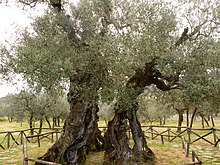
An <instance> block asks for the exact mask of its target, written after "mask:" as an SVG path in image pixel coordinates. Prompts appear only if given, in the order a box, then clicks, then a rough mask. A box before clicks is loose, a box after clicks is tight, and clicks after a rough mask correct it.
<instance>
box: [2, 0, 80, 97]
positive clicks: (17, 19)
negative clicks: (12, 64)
mask: <svg viewBox="0 0 220 165" xmlns="http://www.w3.org/2000/svg"><path fill="white" fill-rule="evenodd" d="M77 1H78V0H69V2H70V3H76V2H77ZM22 7H23V6H19V7H18V5H17V4H16V3H15V0H13V1H9V4H8V5H6V4H4V3H0V23H1V26H0V43H1V44H6V45H10V43H12V42H13V41H14V40H15V38H16V36H17V34H18V33H19V32H20V30H22V29H24V28H26V27H28V26H30V23H31V22H32V20H33V19H32V18H33V17H35V16H39V15H42V14H43V13H44V11H45V9H46V8H47V6H46V5H45V4H41V5H40V4H37V5H36V6H35V7H34V8H29V7H26V8H25V9H23V8H22ZM22 83H23V82H17V80H15V81H14V82H13V83H6V82H4V81H2V80H1V79H0V97H3V96H6V95H7V94H9V93H15V92H17V91H19V90H20V89H21V86H22Z"/></svg>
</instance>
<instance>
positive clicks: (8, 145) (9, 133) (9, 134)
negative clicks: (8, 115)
mask: <svg viewBox="0 0 220 165" xmlns="http://www.w3.org/2000/svg"><path fill="white" fill-rule="evenodd" d="M10 136H11V132H8V135H7V137H8V141H7V147H8V149H9V148H10Z"/></svg>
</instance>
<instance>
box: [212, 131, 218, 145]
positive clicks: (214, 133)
mask: <svg viewBox="0 0 220 165" xmlns="http://www.w3.org/2000/svg"><path fill="white" fill-rule="evenodd" d="M215 131H216V130H215V128H212V133H213V138H214V144H216V142H217V140H216V139H217V138H216V132H215Z"/></svg>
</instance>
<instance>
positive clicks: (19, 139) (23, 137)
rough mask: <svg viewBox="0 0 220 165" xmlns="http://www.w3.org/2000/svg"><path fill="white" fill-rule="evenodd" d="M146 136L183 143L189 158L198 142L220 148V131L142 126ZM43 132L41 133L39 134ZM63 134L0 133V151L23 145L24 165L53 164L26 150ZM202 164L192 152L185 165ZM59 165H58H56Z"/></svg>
mask: <svg viewBox="0 0 220 165" xmlns="http://www.w3.org/2000/svg"><path fill="white" fill-rule="evenodd" d="M177 128H181V131H180V132H177ZM99 129H100V130H101V131H102V133H104V132H105V131H106V129H107V127H99ZM142 130H143V132H144V135H145V137H146V138H148V139H152V140H155V139H157V140H158V139H160V140H161V143H162V144H164V143H165V142H172V141H174V140H177V141H179V142H180V143H182V148H183V149H184V150H185V155H186V156H187V157H188V156H189V154H190V145H192V144H194V143H196V142H198V141H201V140H202V141H204V142H206V143H208V144H210V145H212V146H213V147H216V146H218V143H219V141H220V139H219V136H220V129H216V128H207V129H195V128H190V127H177V126H157V125H150V126H142ZM39 132H41V133H39ZM60 133H61V128H42V131H39V128H33V129H25V130H20V131H8V132H0V137H1V139H2V140H1V142H0V149H3V150H5V149H11V148H12V147H13V146H14V145H23V156H24V164H25V165H26V164H28V161H34V162H38V163H43V164H53V165H55V164H56V163H52V162H42V161H40V160H38V159H34V158H29V157H28V156H27V155H28V154H27V150H26V145H27V144H26V142H32V143H38V146H39V147H40V144H41V140H42V139H48V140H50V141H51V142H52V143H53V142H55V141H56V140H57V139H58V138H59V134H60ZM127 134H128V137H129V138H131V136H132V134H131V131H130V129H129V128H128V132H127ZM193 164H202V161H201V160H200V159H199V157H198V156H197V155H196V153H195V151H193V150H192V163H189V164H184V165H193ZM56 165H57V164H56Z"/></svg>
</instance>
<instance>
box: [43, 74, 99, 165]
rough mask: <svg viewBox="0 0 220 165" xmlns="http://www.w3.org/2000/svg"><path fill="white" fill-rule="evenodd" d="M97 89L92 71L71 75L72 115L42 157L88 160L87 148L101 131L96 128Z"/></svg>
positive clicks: (73, 160) (67, 160) (65, 160)
mask: <svg viewBox="0 0 220 165" xmlns="http://www.w3.org/2000/svg"><path fill="white" fill-rule="evenodd" d="M94 84H96V85H95V86H94ZM91 86H92V87H91ZM98 89H99V85H97V83H96V82H95V78H94V77H93V75H91V74H88V73H83V74H78V75H76V76H74V78H71V79H70V91H69V94H68V101H69V104H70V113H69V116H68V117H67V119H66V121H65V123H64V126H63V131H62V133H61V136H60V138H59V139H58V141H56V142H55V143H54V144H53V145H52V147H51V148H50V149H49V150H48V151H47V153H45V154H44V155H43V156H42V157H41V158H40V159H42V160H46V161H51V162H57V163H59V162H64V163H65V164H68V165H73V164H81V163H82V162H83V161H85V159H86V157H85V153H84V149H85V148H86V146H88V145H90V144H91V143H92V142H91V139H95V138H96V137H95V136H96V135H97V134H98V133H99V132H98V131H97V130H98V125H97V121H98V116H97V112H98V110H99V108H98V106H97V105H98V94H97V90H98ZM100 136H101V135H100ZM97 139H99V138H97ZM97 139H96V140H97ZM100 141H101V140H100ZM100 141H99V142H100Z"/></svg>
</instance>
